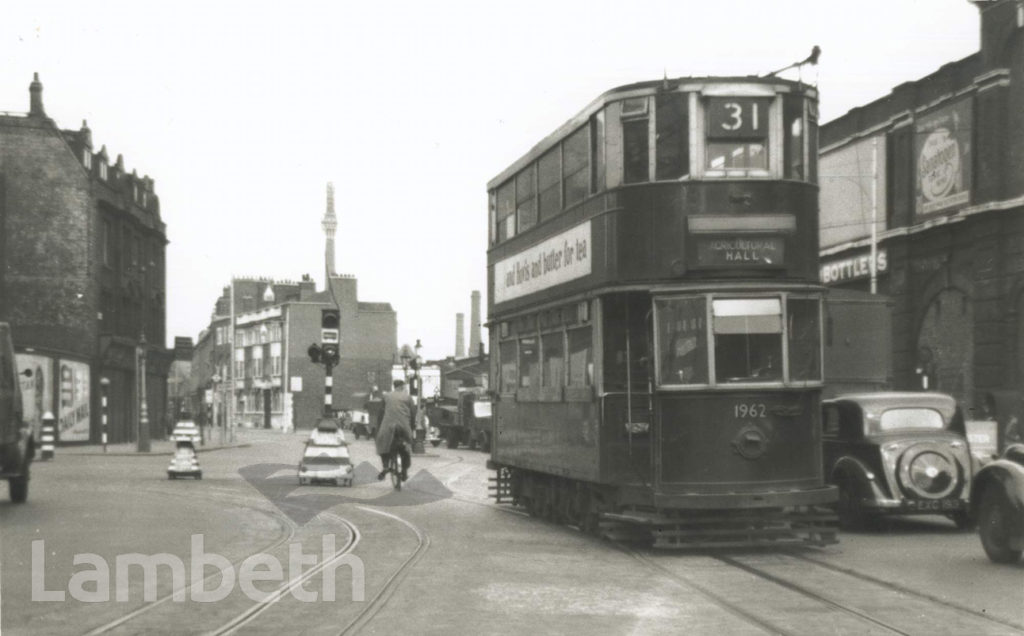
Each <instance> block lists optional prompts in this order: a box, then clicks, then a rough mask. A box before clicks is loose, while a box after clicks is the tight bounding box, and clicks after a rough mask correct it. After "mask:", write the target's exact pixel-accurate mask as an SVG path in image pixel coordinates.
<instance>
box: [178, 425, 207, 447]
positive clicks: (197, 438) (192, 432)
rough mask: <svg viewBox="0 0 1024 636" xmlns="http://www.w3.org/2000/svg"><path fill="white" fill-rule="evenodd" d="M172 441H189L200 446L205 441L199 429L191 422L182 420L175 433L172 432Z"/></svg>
mask: <svg viewBox="0 0 1024 636" xmlns="http://www.w3.org/2000/svg"><path fill="white" fill-rule="evenodd" d="M171 439H172V440H174V441H178V440H188V441H190V442H192V443H193V444H200V443H202V441H203V438H202V435H201V433H200V432H199V427H198V426H196V423H195V422H193V421H191V420H182V421H180V422H178V423H177V424H175V425H174V431H173V432H171Z"/></svg>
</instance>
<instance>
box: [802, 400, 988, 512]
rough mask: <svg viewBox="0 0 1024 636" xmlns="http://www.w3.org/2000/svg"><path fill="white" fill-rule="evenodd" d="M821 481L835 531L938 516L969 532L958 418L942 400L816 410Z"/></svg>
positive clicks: (840, 404)
mask: <svg viewBox="0 0 1024 636" xmlns="http://www.w3.org/2000/svg"><path fill="white" fill-rule="evenodd" d="M822 426H823V430H822V438H823V442H824V443H823V461H824V471H825V478H826V480H827V481H828V482H829V483H832V484H835V485H836V486H837V487H838V489H839V502H838V504H837V506H836V507H837V512H838V514H839V522H840V525H841V526H844V527H847V528H855V527H859V526H861V525H863V523H864V522H865V521H867V520H868V519H869V518H872V517H880V516H882V515H912V514H942V515H946V516H948V517H950V518H951V519H952V520H953V521H954V522H955V523H956V525H957V527H958V528H961V529H967V528H969V527H970V526H971V523H972V522H971V516H970V510H969V503H968V502H969V497H970V492H971V480H972V472H973V471H972V466H971V455H970V449H969V447H968V444H967V439H966V436H965V428H964V418H963V414H962V412H961V410H960V408H959V407H958V406H957V403H956V400H954V399H953V398H952V397H951V396H949V395H945V394H942V393H902V392H877V393H862V394H855V395H842V396H839V397H836V398H834V399H831V400H825V401H823V402H822Z"/></svg>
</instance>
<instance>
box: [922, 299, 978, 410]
mask: <svg viewBox="0 0 1024 636" xmlns="http://www.w3.org/2000/svg"><path fill="white" fill-rule="evenodd" d="M917 351H918V361H917V365H918V369H919V371H918V376H919V381H920V384H919V385H918V386H919V388H927V389H929V390H932V391H942V392H943V393H948V394H950V395H952V396H953V397H955V398H956V399H957V401H958V402H960V404H962V405H963V406H964V407H966V408H970V407H971V406H973V396H974V308H973V306H972V304H971V299H970V298H968V296H967V294H965V293H964V292H962V291H960V290H959V289H955V288H947V289H944V290H942V291H941V292H939V293H938V294H937V295H936V296H935V297H934V298H932V301H931V303H930V304H929V305H928V309H927V310H925V314H924V319H923V320H922V321H921V328H920V331H918V335H917ZM925 377H927V384H928V386H927V387H925V386H923V384H924V383H925V380H924V378H925Z"/></svg>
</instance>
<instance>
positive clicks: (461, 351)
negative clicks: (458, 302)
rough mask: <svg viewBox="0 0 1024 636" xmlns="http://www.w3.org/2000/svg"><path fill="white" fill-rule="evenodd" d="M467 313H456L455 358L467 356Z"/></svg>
mask: <svg viewBox="0 0 1024 636" xmlns="http://www.w3.org/2000/svg"><path fill="white" fill-rule="evenodd" d="M465 329H466V314H464V313H462V312H459V313H457V314H455V359H456V360H459V359H461V358H465V357H466V336H465Z"/></svg>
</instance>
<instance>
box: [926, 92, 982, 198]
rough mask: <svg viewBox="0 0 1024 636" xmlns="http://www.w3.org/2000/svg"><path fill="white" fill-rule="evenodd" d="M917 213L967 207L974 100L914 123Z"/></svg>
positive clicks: (955, 104)
mask: <svg viewBox="0 0 1024 636" xmlns="http://www.w3.org/2000/svg"><path fill="white" fill-rule="evenodd" d="M914 156H915V162H916V165H915V171H914V174H915V181H916V186H915V187H916V215H917V216H918V217H922V216H929V215H932V214H935V213H938V212H946V211H953V210H956V209H959V208H962V207H964V206H965V205H967V204H968V202H970V198H971V101H970V100H969V99H962V100H960V101H958V102H955V103H953V104H950V105H948V106H945V107H943V108H940V109H938V110H935V111H932V112H930V113H928V114H927V115H923V116H922V117H920V118H918V120H917V121H916V122H915V124H914Z"/></svg>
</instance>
